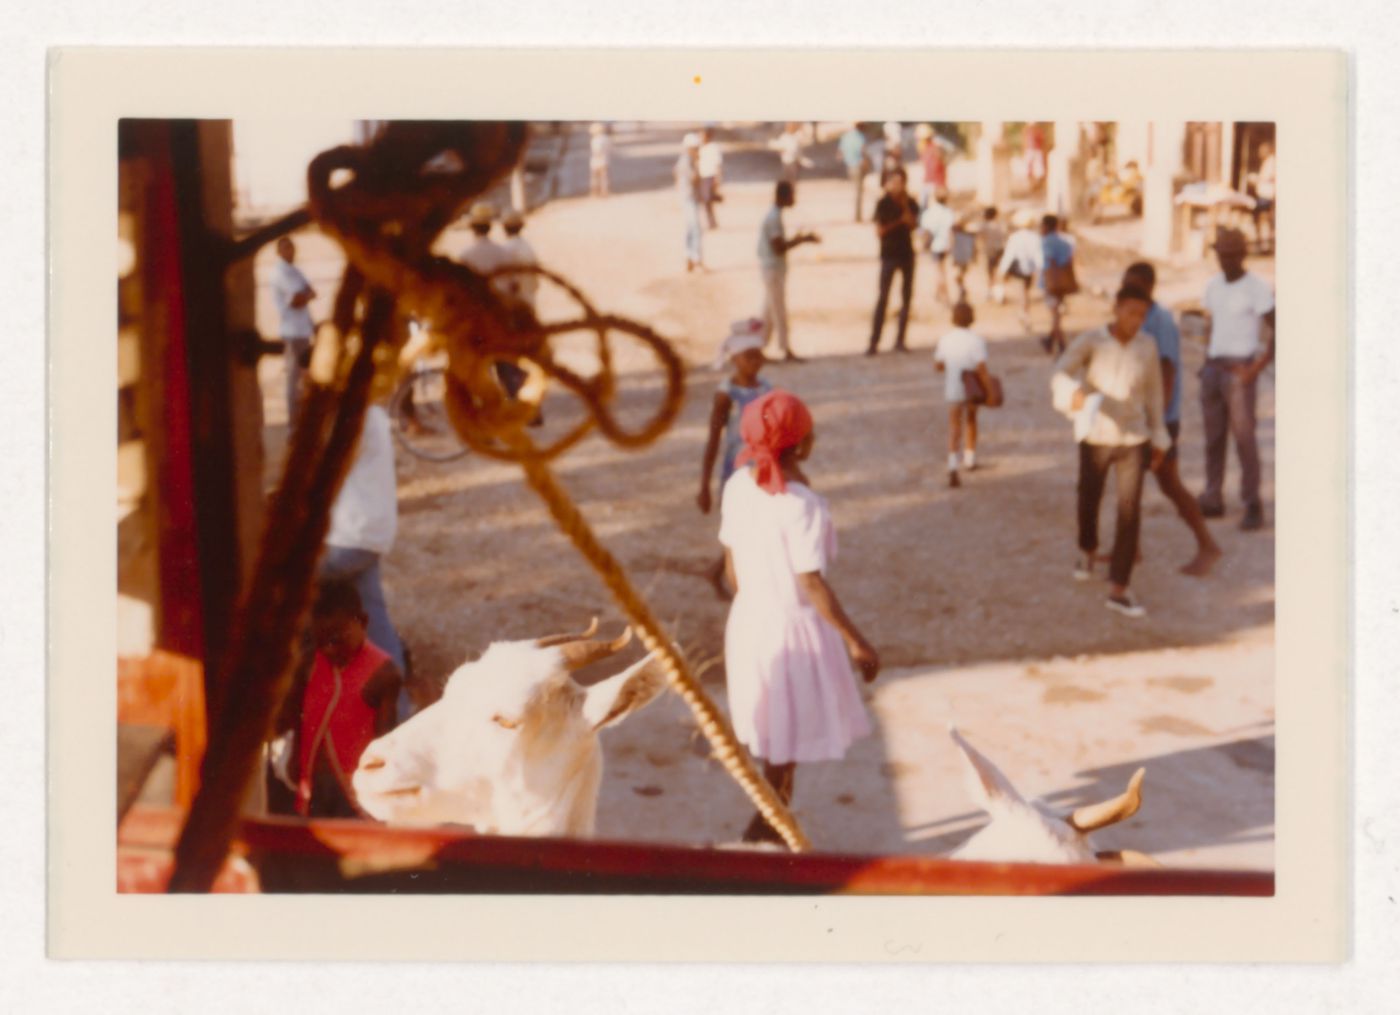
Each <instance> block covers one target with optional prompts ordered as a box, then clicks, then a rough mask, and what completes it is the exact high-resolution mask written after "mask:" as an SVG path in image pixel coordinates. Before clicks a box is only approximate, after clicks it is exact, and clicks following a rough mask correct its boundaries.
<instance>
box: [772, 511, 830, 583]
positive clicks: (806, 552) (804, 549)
mask: <svg viewBox="0 0 1400 1015" xmlns="http://www.w3.org/2000/svg"><path fill="white" fill-rule="evenodd" d="M799 503H800V507H799V508H797V509H796V510H794V511H793V512H792V513H791V514H790V515H789V516H788V518H787V524H786V525H784V526H783V541H784V543H786V544H787V552H788V560H789V561H791V562H792V573H793V574H810V573H812V572H813V571H825V570H826V566H827V563H828V562H829V559H830V558H831V557H832V556H834V555H835V550H836V540H835V538H834V537H835V533H834V531H833V530H832V525H831V516H830V514H828V512H827V509H826V505H825V504H823V503H822V502H821V500H820V499H818V498H817V497H815V496H813V497H803V498H801V499H800V501H799Z"/></svg>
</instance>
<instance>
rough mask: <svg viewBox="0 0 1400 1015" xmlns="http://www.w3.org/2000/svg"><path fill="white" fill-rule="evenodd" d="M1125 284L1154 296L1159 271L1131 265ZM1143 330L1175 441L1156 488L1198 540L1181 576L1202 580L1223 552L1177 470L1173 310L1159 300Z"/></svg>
mask: <svg viewBox="0 0 1400 1015" xmlns="http://www.w3.org/2000/svg"><path fill="white" fill-rule="evenodd" d="M1123 284H1124V285H1125V286H1136V287H1137V288H1139V289H1141V290H1142V291H1143V292H1145V293H1146V294H1147V295H1148V297H1151V296H1152V290H1153V289H1154V288H1155V287H1156V285H1157V271H1156V269H1154V268H1153V267H1152V265H1150V264H1148V263H1147V262H1146V261H1139V262H1137V263H1136V264H1131V265H1129V266H1128V270H1127V271H1125V272H1124V273H1123ZM1142 330H1143V332H1144V333H1145V334H1146V335H1147V336H1148V337H1149V338H1151V339H1152V341H1154V342H1156V343H1157V357H1158V359H1159V360H1160V362H1161V364H1162V393H1163V394H1162V398H1163V401H1164V403H1165V405H1166V410H1165V412H1164V413H1163V418H1164V419H1165V420H1166V422H1167V433H1169V434H1171V438H1172V448H1171V450H1170V451H1168V452H1167V455H1166V457H1165V458H1163V459H1162V467H1161V468H1160V469H1158V470H1157V472H1156V476H1157V486H1158V488H1159V489H1161V491H1162V493H1163V494H1164V495H1166V498H1167V499H1168V500H1169V501H1171V502H1172V504H1173V505H1174V506H1175V507H1176V513H1177V514H1179V515H1180V516H1181V520H1182V521H1183V522H1185V523H1186V525H1187V527H1188V528H1189V529H1190V530H1191V534H1192V535H1194V536H1195V537H1196V556H1195V557H1194V558H1192V559H1191V560H1190V561H1189V562H1188V563H1186V564H1184V565H1183V566H1182V568H1181V573H1182V574H1189V575H1192V576H1193V577H1197V578H1200V577H1204V576H1205V575H1207V574H1209V573H1210V569H1211V568H1212V567H1213V566H1215V562H1216V561H1217V560H1219V559H1220V556H1221V551H1220V547H1219V545H1218V544H1217V543H1216V542H1215V539H1214V538H1212V536H1211V534H1210V527H1209V526H1208V525H1206V519H1205V516H1204V515H1203V514H1201V508H1200V505H1198V504H1197V503H1196V498H1195V497H1192V496H1191V493H1190V491H1188V490H1187V489H1186V485H1185V484H1184V483H1182V482H1181V475H1180V473H1179V472H1178V471H1177V465H1176V463H1177V454H1176V444H1177V441H1178V440H1179V439H1180V437H1181V333H1180V331H1178V330H1177V327H1176V322H1175V321H1174V320H1172V314H1171V311H1170V310H1168V309H1167V308H1166V307H1164V306H1162V305H1161V304H1160V303H1158V302H1157V301H1156V300H1153V302H1152V306H1151V307H1150V308H1149V309H1148V311H1147V318H1146V320H1145V321H1144V322H1143V325H1142Z"/></svg>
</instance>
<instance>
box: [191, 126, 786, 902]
mask: <svg viewBox="0 0 1400 1015" xmlns="http://www.w3.org/2000/svg"><path fill="white" fill-rule="evenodd" d="M524 141H525V137H524V132H523V128H522V127H521V126H520V125H519V124H501V123H487V122H481V121H473V122H469V123H437V122H394V123H390V124H388V125H387V126H386V128H385V129H384V130H383V131H382V132H381V133H380V134H379V136H378V137H377V139H376V140H375V141H374V142H372V143H371V144H369V145H366V146H363V147H351V146H346V147H341V148H335V149H332V150H330V151H328V152H324V153H322V154H321V155H319V156H317V157H316V158H315V159H314V160H312V163H311V165H310V167H309V168H308V171H307V184H308V193H309V197H310V200H309V208H310V212H311V217H312V219H313V221H315V222H316V223H317V224H318V225H319V226H320V228H321V230H322V232H324V233H325V234H327V235H329V236H330V237H332V238H333V239H335V240H336V241H337V242H338V243H339V244H340V245H341V247H342V249H343V250H344V252H345V256H346V260H347V262H348V264H347V267H346V271H345V277H344V279H343V281H342V284H341V288H340V292H339V293H338V295H337V300H336V313H335V321H334V331H333V333H332V337H333V338H335V339H337V340H338V341H335V342H332V343H331V346H332V352H331V353H329V354H327V355H326V356H325V357H324V359H321V361H320V369H319V370H318V363H317V362H316V361H313V365H312V371H311V373H312V380H313V389H312V392H311V393H310V395H309V396H308V399H307V404H306V407H305V409H304V410H303V413H302V418H301V419H300V420H299V421H298V424H297V428H296V430H295V432H294V433H293V435H292V441H291V444H290V447H289V449H288V454H287V462H286V465H285V467H284V469H283V474H282V477H281V480H280V481H279V484H278V488H277V491H276V492H275V493H274V495H273V500H272V505H271V511H270V516H271V517H273V518H275V519H277V524H275V525H271V526H269V527H268V531H267V532H266V533H265V534H264V538H263V542H262V545H261V547H260V549H259V558H258V562H257V564H256V566H255V568H254V577H253V580H252V581H251V582H250V585H249V589H248V592H247V594H246V595H245V596H244V598H243V600H242V602H241V603H240V608H239V616H238V617H237V618H235V624H234V633H235V637H233V638H232V639H231V644H232V648H231V650H230V658H229V659H228V660H226V661H224V663H223V665H222V667H221V680H222V683H221V686H223V687H225V688H227V689H228V700H227V705H226V707H225V708H224V710H223V712H222V713H221V716H220V718H221V720H222V721H221V723H220V726H219V728H218V729H217V730H214V731H211V737H210V742H209V749H208V751H207V753H206V755H205V760H204V764H203V766H202V769H201V787H200V790H199V793H198V795H197V796H196V798H195V801H194V803H193V805H192V806H191V810H190V815H189V817H188V819H187V821H186V824H185V827H184V829H183V830H182V833H181V838H180V842H179V844H178V845H177V850H176V868H175V872H174V875H173V876H172V879H171V883H170V890H171V891H207V890H208V888H209V886H210V885H212V883H213V880H214V878H215V876H216V875H217V873H218V870H219V867H220V866H221V864H222V862H223V858H224V856H225V855H226V853H227V850H228V844H229V842H230V841H231V839H232V835H233V831H234V827H235V825H236V821H237V812H238V805H239V802H240V800H241V798H242V795H243V793H244V792H245V790H246V787H247V785H248V783H249V781H250V780H251V778H252V776H253V773H254V770H255V766H256V760H257V757H258V756H259V749H260V745H261V743H262V740H263V739H264V738H265V737H266V735H267V732H268V730H269V727H270V724H271V721H272V713H273V709H274V707H275V705H276V703H277V702H278V701H280V699H281V697H282V696H283V695H284V694H285V693H286V689H287V685H288V683H289V681H290V670H289V666H290V663H291V661H292V659H291V654H292V653H291V647H290V646H291V645H292V643H293V640H294V634H295V631H296V630H297V629H299V627H300V625H301V623H302V618H303V616H304V614H305V612H306V610H307V609H308V606H309V600H310V595H311V589H312V586H313V583H314V577H315V574H314V572H315V562H316V558H317V556H318V555H319V553H320V547H321V543H322V542H323V540H324V538H325V532H326V529H327V525H328V520H329V514H330V507H331V504H332V502H333V501H334V498H335V494H336V492H337V490H338V489H339V486H340V483H341V481H342V480H343V479H344V476H345V474H346V473H347V472H348V469H349V464H350V461H351V459H352V457H353V454H354V450H355V446H356V443H357V441H358V435H359V431H360V428H361V426H362V424H363V417H364V412H365V408H366V405H367V402H368V400H369V397H368V396H369V386H370V382H371V379H372V375H373V374H374V373H375V372H376V371H378V372H379V373H380V374H381V375H383V374H392V373H394V372H396V371H397V370H398V369H399V366H398V362H397V355H396V348H395V347H396V344H397V343H396V337H397V335H398V334H399V330H398V329H396V328H394V327H393V326H392V322H393V319H394V318H395V317H396V315H412V316H414V317H417V318H418V319H420V320H422V321H424V322H426V323H427V325H428V326H429V328H430V330H431V331H432V333H433V334H434V335H435V336H439V337H440V338H441V339H442V340H443V341H444V342H445V344H446V348H447V353H448V369H447V375H446V376H447V391H446V399H445V400H446V404H447V410H448V416H449V419H450V420H451V421H452V424H453V427H454V429H455V430H456V431H457V433H458V434H459V435H460V437H461V438H462V440H463V441H464V442H465V443H466V444H467V445H468V447H470V448H472V449H473V450H475V451H477V452H479V453H481V454H483V455H487V456H490V457H493V458H497V459H501V460H506V461H514V462H517V463H518V464H520V466H521V467H522V469H523V470H524V474H525V479H526V481H527V483H528V485H529V486H530V488H531V489H532V490H534V491H535V493H536V494H537V495H538V496H539V497H540V498H541V500H542V501H543V502H544V504H545V506H546V507H547V508H548V510H549V513H550V515H551V517H552V518H553V519H554V521H555V522H556V524H557V525H558V526H559V528H560V530H561V531H562V532H563V533H564V534H565V535H566V536H567V537H568V538H569V540H570V541H571V542H572V543H573V544H574V546H575V547H576V548H577V549H578V551H579V552H580V553H581V554H582V555H583V557H584V559H585V560H587V561H588V563H589V564H590V566H592V567H593V569H594V570H595V571H596V572H597V574H598V576H599V578H600V579H601V580H602V582H603V584H604V585H605V586H606V587H607V589H608V591H609V592H610V593H611V594H612V596H613V598H614V599H615V600H616V602H617V603H618V605H619V606H620V607H621V609H622V611H623V613H624V614H626V616H627V617H628V619H629V620H630V621H631V622H632V624H633V625H634V626H635V628H636V630H637V632H638V635H639V637H640V639H641V641H642V643H643V645H645V646H646V648H647V650H648V651H651V652H654V653H656V654H657V655H658V656H659V657H660V660H661V664H662V668H663V670H664V672H665V674H666V678H667V681H668V683H669V685H670V687H671V689H672V690H674V691H675V692H676V693H677V694H678V695H679V696H680V697H681V699H682V700H683V701H684V702H685V703H686V705H687V706H688V707H689V708H690V710H691V712H692V714H693V715H694V716H695V720H696V723H697V725H698V726H699V728H700V730H701V732H702V733H703V734H704V735H705V737H706V739H707V740H708V741H709V743H710V746H711V749H712V751H713V753H714V756H715V757H716V758H717V759H718V760H719V762H720V763H721V764H722V765H723V766H724V769H725V770H726V771H727V772H728V773H729V775H730V776H731V777H732V778H733V779H734V780H735V781H736V782H737V783H738V784H739V786H740V787H741V788H742V789H743V791H744V792H745V793H746V794H747V795H748V797H749V798H750V800H752V801H753V803H754V805H755V807H757V809H758V811H759V813H760V814H762V815H763V817H764V818H765V819H766V820H767V821H768V823H769V824H770V825H771V826H772V827H773V828H774V829H775V830H776V831H777V832H778V834H779V835H780V836H782V838H783V841H784V842H785V843H786V844H787V845H788V847H789V848H790V849H792V850H793V851H794V852H801V851H805V850H808V849H810V848H811V847H810V843H809V841H808V840H807V838H806V836H805V835H804V834H803V832H802V829H801V828H800V827H799V826H798V824H797V821H796V819H795V818H794V817H793V816H792V814H791V812H790V811H789V810H788V808H787V806H786V805H785V804H784V803H783V802H782V800H781V799H780V798H779V796H778V795H777V793H776V792H775V791H774V790H773V788H772V786H770V785H769V784H768V782H767V780H765V779H764V778H763V776H762V775H761V774H760V772H759V771H758V769H757V768H756V767H755V766H754V764H753V761H752V760H751V759H750V758H749V756H748V753H747V752H746V751H745V750H744V749H743V747H742V746H741V745H740V744H739V742H738V740H737V738H736V737H735V736H734V732H733V730H732V729H731V728H730V726H729V724H728V722H727V721H726V720H725V718H724V716H723V714H722V713H721V712H720V711H719V709H718V708H717V707H716V706H715V704H714V703H713V702H712V701H711V700H710V698H709V696H708V695H707V694H706V693H705V692H704V690H703V689H702V688H701V686H700V683H699V681H698V680H697V679H696V677H695V676H694V674H693V673H692V671H691V669H690V667H689V664H688V663H687V662H686V661H685V659H684V658H683V657H682V656H681V655H680V653H679V652H678V651H677V649H676V647H675V645H674V643H673V641H672V639H670V638H668V637H666V635H665V633H664V631H663V630H662V628H661V625H660V624H659V623H658V621H657V620H656V617H655V616H654V614H653V613H652V611H651V608H650V607H649V606H648V604H647V603H646V601H645V600H644V599H643V598H642V596H641V595H640V593H638V591H637V590H636V588H635V587H634V586H633V585H632V582H631V581H630V579H629V578H628V577H627V574H626V572H625V571H624V570H623V568H622V566H621V564H620V563H618V561H617V559H616V558H615V557H614V556H613V555H612V554H611V552H609V551H608V549H607V548H606V547H604V546H603V545H602V543H600V542H599V540H598V538H597V536H596V535H595V534H594V532H593V530H592V528H591V526H589V524H588V522H587V520H586V519H585V518H584V517H583V514H582V512H581V511H580V510H579V509H578V506H577V505H576V504H575V503H574V502H573V500H572V499H571V498H570V497H569V495H568V493H567V492H565V490H564V489H563V488H562V487H561V486H560V485H559V484H558V482H557V481H556V480H555V478H554V475H553V473H552V472H551V471H550V469H549V464H548V463H549V462H550V461H551V460H552V459H553V458H555V457H557V456H559V455H560V454H562V453H563V452H565V451H566V450H568V449H569V448H570V447H572V446H573V445H575V444H576V443H578V441H579V440H581V439H582V438H583V437H584V436H586V435H587V434H588V433H589V432H590V431H591V430H593V429H594V428H595V427H596V428H597V429H598V431H599V432H600V433H601V434H602V435H603V436H604V437H605V438H607V439H608V440H609V441H610V442H612V443H614V444H616V445H618V446H620V447H627V448H636V447H642V446H645V445H646V444H649V443H651V442H652V441H654V440H655V439H656V438H657V437H659V436H660V435H661V434H662V433H664V432H665V431H666V430H667V429H668V428H669V427H670V425H671V423H672V422H673V421H674V420H675V418H676V416H677V415H678V414H679V412H680V408H681V403H682V400H683V397H684V367H683V364H682V363H681V361H680V358H679V356H677V355H676V353H675V351H674V350H673V349H672V348H671V346H670V344H669V343H668V342H667V341H666V340H665V339H664V338H662V337H661V336H659V335H657V334H656V333H655V332H654V331H652V330H651V329H650V328H648V327H646V326H645V325H643V324H640V323H638V322H635V321H631V320H629V319H627V318H623V317H615V316H611V315H605V314H600V313H599V312H598V311H597V310H596V309H595V308H594V307H593V306H592V305H591V303H590V302H589V301H588V300H587V298H586V297H585V296H584V295H583V293H581V292H580V291H579V290H578V289H577V288H576V287H574V286H572V285H571V284H570V283H568V282H567V281H566V280H565V279H563V278H561V277H560V276H558V275H556V274H554V273H553V272H550V271H548V270H545V269H542V268H538V267H511V268H506V269H501V270H500V271H498V272H493V273H491V274H490V275H487V276H483V275H479V274H477V273H476V272H474V271H472V270H471V269H469V268H467V267H466V266H465V265H462V264H459V263H457V262H455V261H450V260H448V259H446V258H442V257H437V256H434V255H433V254H431V253H430V247H431V245H432V243H433V241H434V240H435V239H436V238H437V236H438V234H439V233H440V232H441V231H442V230H443V229H444V228H445V227H446V226H447V225H448V224H449V223H450V222H451V221H452V220H453V219H454V218H455V217H456V215H457V214H458V213H459V212H460V210H461V208H462V207H463V206H464V205H465V204H466V202H467V201H469V200H470V199H471V198H473V197H475V196H476V195H478V194H481V193H483V192H484V191H485V190H486V189H487V188H488V187H489V186H490V185H491V184H492V183H493V182H495V181H496V180H497V179H499V178H500V177H501V176H503V175H504V174H505V173H506V172H508V171H509V170H510V169H511V167H513V166H514V165H515V164H516V162H517V161H518V160H519V157H520V155H521V152H522V150H523V146H524ZM347 173H348V174H349V175H350V176H351V179H350V180H349V181H341V182H337V176H344V175H346V174H347ZM527 272H528V273H533V274H537V275H539V276H541V277H542V278H543V279H545V280H547V281H549V282H551V283H553V284H554V285H556V286H558V287H560V288H561V289H562V290H563V291H564V293H565V294H566V295H567V296H568V297H569V298H570V299H572V301H573V302H574V303H575V304H576V305H577V306H578V308H579V311H580V312H579V315H578V316H577V317H571V318H569V319H566V320H563V321H558V322H553V323H548V324H545V323H540V322H539V321H537V320H535V318H534V316H533V314H531V313H529V312H528V311H525V310H523V308H521V307H519V306H513V305H510V304H507V303H505V302H503V301H502V300H500V299H499V298H498V297H497V295H496V293H495V292H493V289H492V284H491V283H492V282H493V281H495V280H496V279H497V277H498V276H502V275H506V274H510V273H527ZM363 292H367V293H368V296H367V297H366V298H365V299H364V302H365V304H366V308H365V310H364V315H363V320H362V321H360V322H356V320H355V314H356V305H357V302H358V300H359V299H360V297H361V294H362V293H363ZM357 323H358V327H357V326H356V324H357ZM578 331H584V332H591V333H593V335H594V336H595V337H596V339H597V345H596V354H597V359H598V370H597V371H596V373H594V374H593V375H592V376H583V375H581V374H579V373H577V372H575V371H573V370H571V369H569V368H568V367H566V366H564V365H563V364H561V363H558V362H556V361H555V359H554V357H553V355H552V353H551V351H550V347H549V342H550V340H551V339H553V338H555V337H556V336H559V335H564V334H567V333H572V332H578ZM616 335H621V336H624V337H626V338H630V339H632V340H635V341H637V342H640V343H641V344H642V345H643V346H645V347H646V348H647V349H648V350H649V351H650V352H651V354H652V356H653V357H654V358H655V359H656V360H657V361H658V363H659V365H660V367H661V369H662V372H663V377H664V382H665V386H664V393H663V396H662V398H661V400H660V402H659V404H658V406H657V408H656V410H655V411H654V412H653V413H652V414H651V416H650V417H648V418H647V419H645V420H644V421H643V423H642V424H641V425H640V426H637V427H633V428H628V427H627V426H625V425H623V423H622V422H621V421H620V420H619V419H618V418H617V417H616V416H615V415H614V413H613V412H612V409H611V402H612V400H613V396H614V395H615V392H616V377H615V374H614V368H613V361H614V356H613V350H612V346H611V343H612V341H613V340H614V336H616ZM318 344H319V343H318ZM502 362H504V363H510V364H512V365H514V366H516V367H517V368H518V369H520V370H523V371H524V373H525V375H526V378H527V379H526V382H525V384H524V386H523V387H521V388H520V390H518V391H516V392H514V393H513V394H511V393H508V392H507V391H505V390H504V388H503V387H502V385H501V383H500V381H499V379H498V376H497V372H496V366H497V364H498V363H502ZM549 381H554V382H555V383H557V384H558V385H559V386H560V387H561V388H562V389H564V390H567V391H570V392H572V393H573V394H575V395H576V396H577V397H578V398H579V399H580V401H581V402H582V403H583V405H584V408H585V410H586V413H585V416H584V418H583V420H582V421H581V422H579V423H578V424H576V425H575V426H574V427H573V428H571V429H570V430H569V431H568V432H566V433H565V434H564V435H563V436H561V437H559V438H558V439H556V440H555V441H553V442H552V443H551V444H549V445H547V446H545V447H537V446H536V445H535V444H534V442H533V441H532V440H531V439H530V437H529V436H528V434H527V433H526V430H525V428H526V426H527V425H528V424H529V423H530V421H531V420H532V419H534V418H535V416H536V414H537V412H538V409H539V404H540V402H541V401H542V399H543V397H544V392H545V389H546V387H547V385H548V382H549ZM342 391H343V395H341V394H340V392H342ZM337 398H340V399H341V404H340V405H339V406H337V405H336V399H337Z"/></svg>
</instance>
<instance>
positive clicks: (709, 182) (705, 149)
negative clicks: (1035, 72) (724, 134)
mask: <svg viewBox="0 0 1400 1015" xmlns="http://www.w3.org/2000/svg"><path fill="white" fill-rule="evenodd" d="M699 162H700V201H701V203H702V204H703V205H704V206H705V219H706V221H707V222H708V224H709V227H710V228H711V229H718V228H719V223H718V222H716V221H715V205H716V204H717V203H719V202H720V201H722V200H724V198H722V197H721V196H720V193H719V185H720V183H721V182H723V176H722V174H723V171H724V152H722V151H721V150H720V147H719V142H718V141H716V140H715V132H714V131H713V130H711V129H710V128H709V127H706V128H705V129H704V130H702V131H701V132H700V157H699Z"/></svg>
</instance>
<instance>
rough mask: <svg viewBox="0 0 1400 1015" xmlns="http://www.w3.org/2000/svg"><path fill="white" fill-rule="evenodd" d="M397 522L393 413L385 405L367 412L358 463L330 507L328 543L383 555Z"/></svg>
mask: <svg viewBox="0 0 1400 1015" xmlns="http://www.w3.org/2000/svg"><path fill="white" fill-rule="evenodd" d="M398 524H399V489H398V481H397V480H396V479H395V477H394V442H393V438H392V436H391V435H390V433H389V414H388V413H387V412H385V411H384V409H383V408H382V407H381V406H378V405H371V406H370V407H369V408H368V409H366V410H365V428H364V430H363V431H362V432H361V433H360V446H359V448H358V449H357V450H356V452H355V464H354V465H352V466H351V467H350V475H348V476H346V477H345V483H344V485H342V486H341V488H340V493H339V494H338V495H337V496H336V498H335V504H333V505H332V506H331V526H330V531H329V532H327V533H326V545H328V546H340V547H344V548H347V549H352V550H369V551H370V552H372V553H378V554H381V555H382V554H385V553H388V552H389V548H390V547H391V546H393V545H394V535H395V533H396V532H397V530H398Z"/></svg>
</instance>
